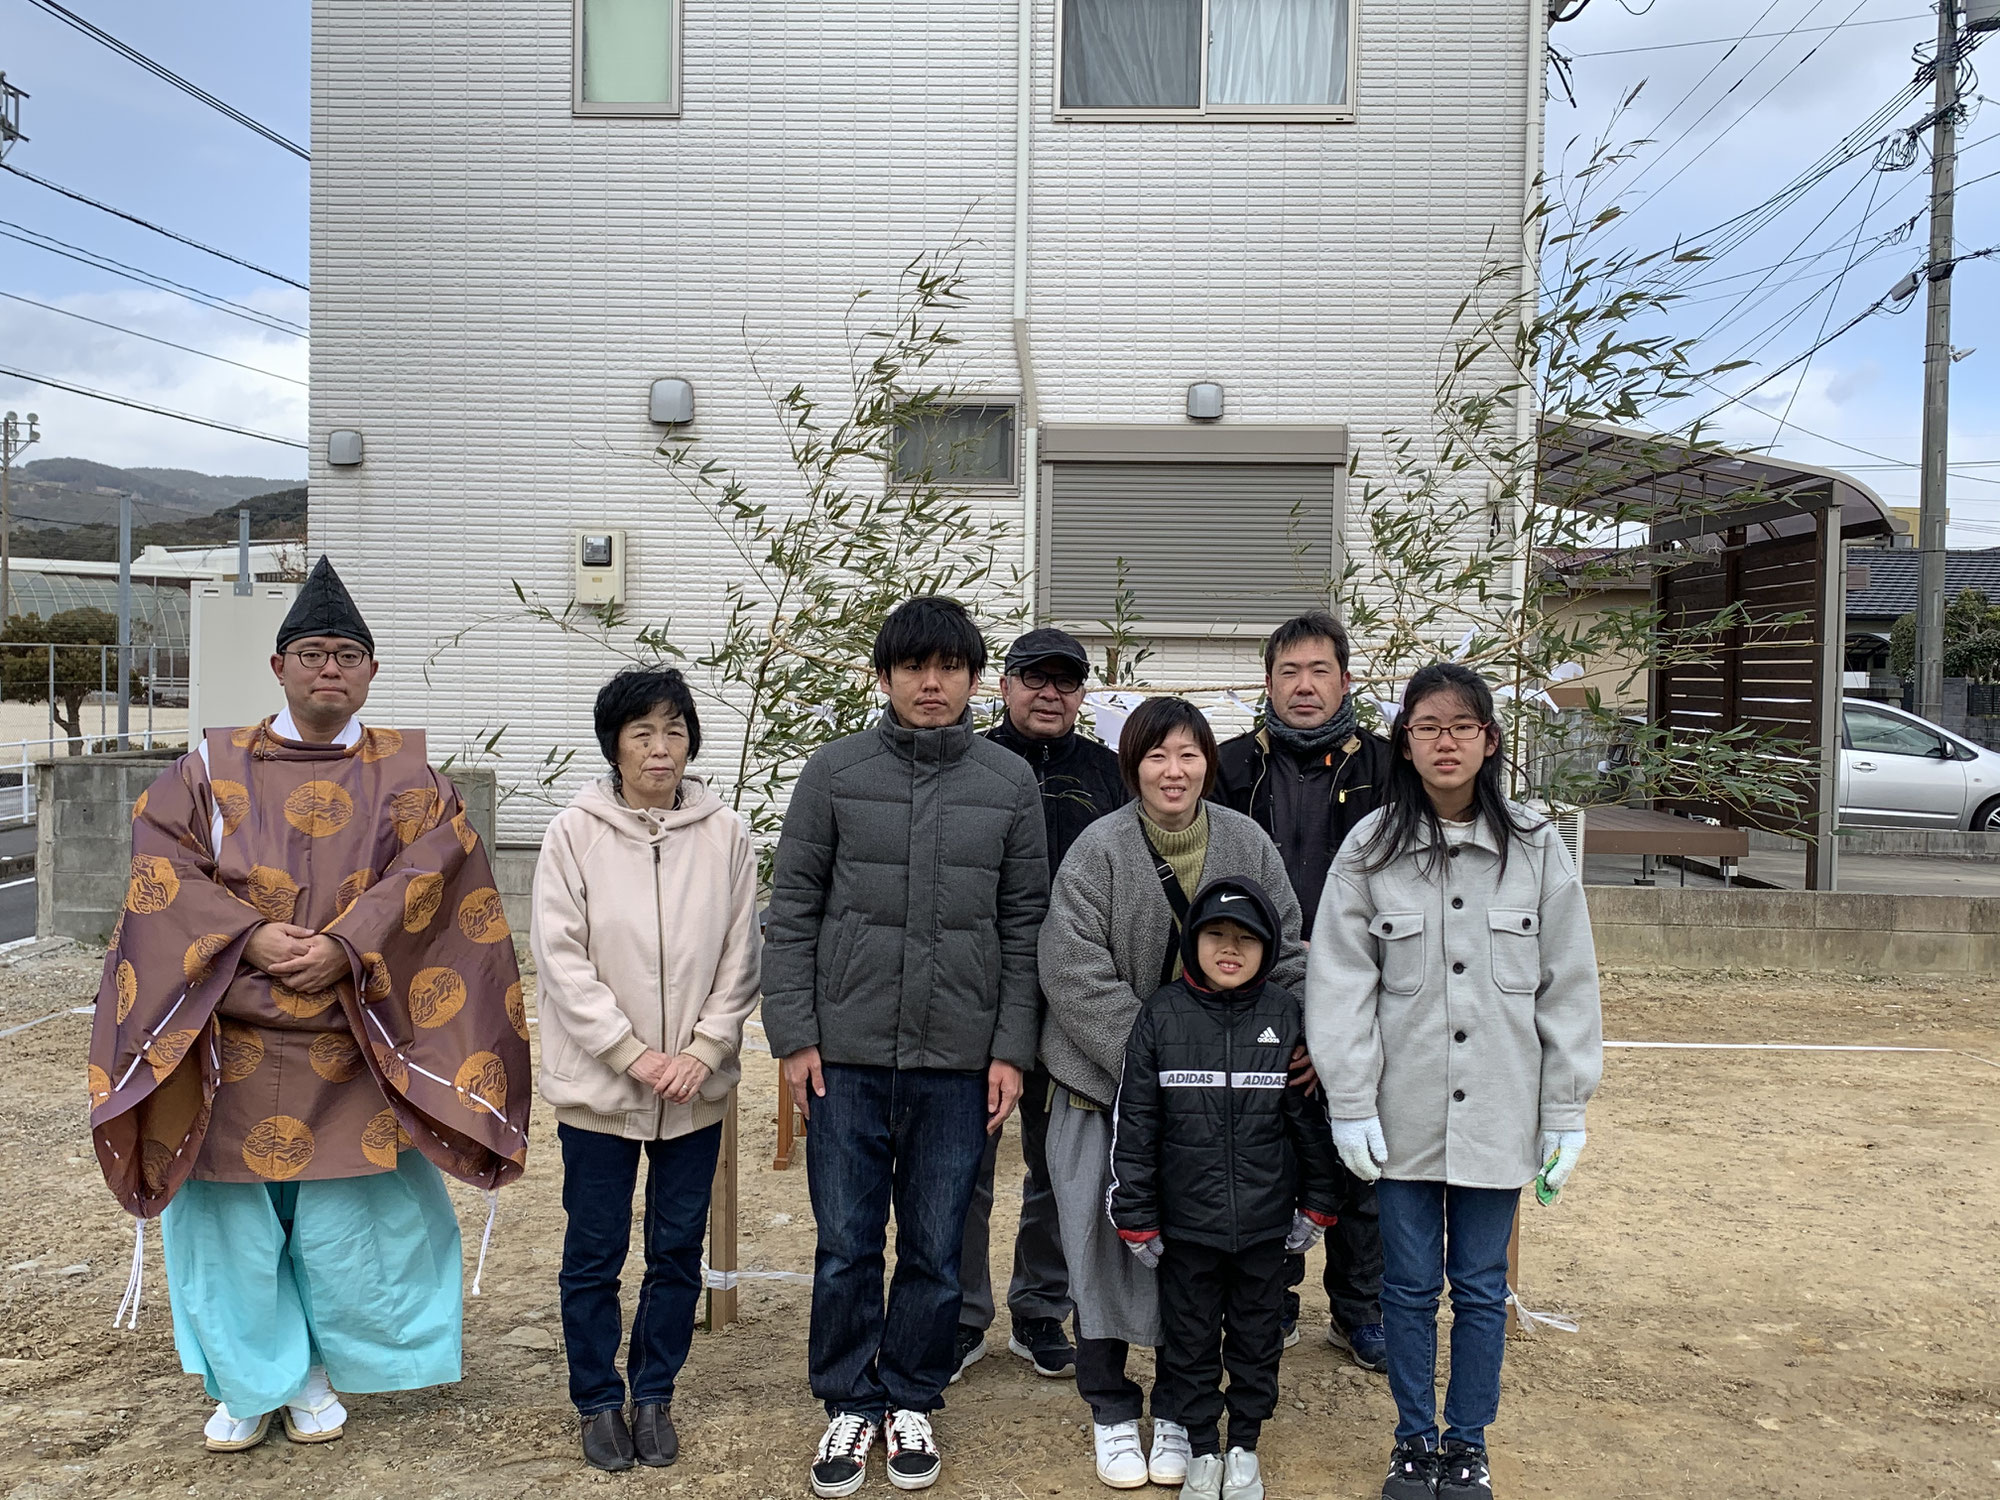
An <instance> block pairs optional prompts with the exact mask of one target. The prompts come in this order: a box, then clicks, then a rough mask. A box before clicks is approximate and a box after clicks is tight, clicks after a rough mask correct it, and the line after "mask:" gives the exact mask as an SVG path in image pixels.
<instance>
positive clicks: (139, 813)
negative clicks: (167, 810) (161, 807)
mask: <svg viewBox="0 0 2000 1500" xmlns="http://www.w3.org/2000/svg"><path fill="white" fill-rule="evenodd" d="M152 795H153V789H152V788H151V787H147V788H146V789H145V790H144V791H142V792H140V793H139V796H138V798H137V800H135V801H134V802H133V803H132V821H133V822H134V823H136V822H138V821H139V820H140V819H141V818H143V817H145V816H146V802H147V799H149V798H150V797H151V796H152Z"/></svg>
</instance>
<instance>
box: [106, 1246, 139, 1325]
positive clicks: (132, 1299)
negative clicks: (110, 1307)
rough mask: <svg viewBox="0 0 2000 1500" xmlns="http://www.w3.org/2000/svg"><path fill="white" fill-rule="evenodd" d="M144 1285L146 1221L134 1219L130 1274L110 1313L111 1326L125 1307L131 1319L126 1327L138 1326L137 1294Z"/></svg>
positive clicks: (115, 1322)
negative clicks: (114, 1308) (120, 1295)
mask: <svg viewBox="0 0 2000 1500" xmlns="http://www.w3.org/2000/svg"><path fill="white" fill-rule="evenodd" d="M145 1286H146V1221H145V1220H144V1219H140V1220H138V1221H136V1223H135V1224H134V1226H133V1229H132V1274H131V1275H130V1276H128V1277H126V1278H125V1295H124V1296H123V1297H121V1298H119V1299H118V1311H117V1312H115V1313H113V1314H112V1315H111V1326H112V1327H113V1328H116V1327H117V1326H118V1324H119V1321H120V1320H121V1319H122V1318H124V1317H125V1313H126V1309H127V1308H130V1309H131V1313H132V1316H131V1321H129V1322H127V1323H126V1324H125V1326H126V1327H127V1328H137V1327H138V1326H139V1295H140V1293H141V1292H143V1291H144V1290H145Z"/></svg>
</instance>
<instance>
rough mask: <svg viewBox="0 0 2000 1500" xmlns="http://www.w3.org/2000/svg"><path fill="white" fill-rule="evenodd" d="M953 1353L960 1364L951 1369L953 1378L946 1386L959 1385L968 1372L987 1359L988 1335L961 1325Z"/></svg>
mask: <svg viewBox="0 0 2000 1500" xmlns="http://www.w3.org/2000/svg"><path fill="white" fill-rule="evenodd" d="M952 1353H953V1355H954V1357H955V1358H956V1359H957V1360H958V1363H957V1364H955V1365H953V1366H952V1367H951V1378H950V1379H949V1380H947V1381H946V1382H945V1384H946V1385H957V1384H958V1382H959V1380H960V1378H961V1377H962V1376H964V1374H965V1372H966V1371H967V1370H969V1369H971V1368H972V1367H973V1366H974V1365H976V1364H978V1363H979V1362H980V1361H981V1360H982V1359H984V1358H986V1334H985V1333H984V1331H983V1330H981V1329H977V1328H968V1327H966V1326H965V1324H963V1323H961V1324H959V1325H958V1342H957V1344H956V1345H955V1346H954V1347H953V1350H952Z"/></svg>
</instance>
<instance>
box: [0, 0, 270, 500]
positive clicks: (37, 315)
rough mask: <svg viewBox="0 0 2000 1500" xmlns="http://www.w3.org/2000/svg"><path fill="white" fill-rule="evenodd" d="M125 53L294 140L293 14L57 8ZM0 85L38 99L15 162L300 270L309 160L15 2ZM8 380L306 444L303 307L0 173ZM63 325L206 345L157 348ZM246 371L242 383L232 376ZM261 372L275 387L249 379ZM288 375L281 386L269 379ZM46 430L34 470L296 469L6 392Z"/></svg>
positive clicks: (250, 275) (252, 8)
mask: <svg viewBox="0 0 2000 1500" xmlns="http://www.w3.org/2000/svg"><path fill="white" fill-rule="evenodd" d="M65 3H66V7H67V8H68V9H69V10H71V11H74V12H76V13H78V14H80V15H82V16H85V17H86V18H88V19H89V20H90V21H91V22H93V23H94V24H96V25H97V26H100V27H102V28H103V29H104V30H105V31H107V32H109V33H111V34H112V35H113V36H115V37H117V38H118V39H119V40H120V41H123V42H125V43H127V44H128V45H130V46H132V47H135V48H137V49H138V50H139V51H141V52H143V53H145V54H146V55H147V56H149V57H151V58H153V59H154V60H156V61H158V62H160V63H162V64H164V65H165V66H166V67H168V68H170V69H172V70H173V71H174V72H176V73H178V74H180V75H181V76H182V77H184V78H186V79H188V80H190V81H191V82H193V83H196V84H199V85H200V86H201V87H203V88H205V89H207V90H208V91H209V92H210V93H212V94H215V95H217V96H219V97H220V98H221V99H223V100H224V101H226V102H227V103H229V104H231V105H234V106H235V107H236V108H237V109H239V110H241V111H242V112H244V113H245V114H247V115H249V116H251V117H252V118H254V119H256V120H259V121H261V122H262V123H264V124H265V125H268V126H269V127H270V128H271V129H273V130H274V131H276V132H277V133H279V134H280V135H283V136H286V137H287V138H289V139H291V140H294V141H297V142H298V143H299V144H301V145H306V144H308V142H307V105H308V89H309V81H308V75H307V60H308V56H309V47H310V40H309V35H308V26H307V20H308V14H309V12H308V7H307V5H306V3H305V0H174V3H173V4H160V3H158V0H65ZM0 68H4V69H5V70H6V74H7V81H8V82H9V83H11V84H13V85H14V86H15V87H17V88H22V89H26V90H27V91H28V93H29V94H30V95H31V96H32V97H31V98H29V99H28V100H27V101H26V103H25V104H23V106H22V112H21V129H22V131H23V133H25V134H26V135H27V136H28V139H27V140H26V141H25V142H21V143H18V144H17V145H16V146H15V147H14V148H13V149H12V150H11V151H10V152H9V153H8V156H7V164H8V165H9V166H13V167H19V168H22V169H24V170H26V171H30V172H33V173H34V174H35V175H36V176H38V177H44V178H47V179H48V180H50V181H52V182H56V183H60V184H61V185H62V186H64V187H66V188H70V189H73V190H74V191H76V192H80V193H84V194H87V195H88V196H90V197H92V198H96V199H98V200H99V201H100V202H104V203H108V204H111V205H113V206H115V207H117V208H120V209H123V210H125V211H126V212H128V213H132V214H136V215H138V216H140V217H142V218H146V219H150V220H152V221H153V222H154V223H156V224H159V225H162V226H164V227H165V228H168V229H172V230H174V231H176V232H178V233H180V234H184V235H187V236H188V237H190V238H192V239H196V240H200V241H202V242H203V243H205V244H208V245H212V246H214V247H216V248H217V249H221V250H226V251H228V252H229V253H230V254H232V255H236V256H239V257H241V258H242V259H244V260H247V261H251V262H254V263H255V264H257V265H259V266H263V267H266V268H267V269H269V270H272V271H277V272H280V273H281V274H283V275H285V276H289V277H291V278H292V279H293V280H295V281H300V282H303V281H305V280H307V274H306V186H307V181H306V179H307V171H308V168H307V165H306V163H305V162H303V161H301V160H300V159H299V158H298V157H296V156H293V155H292V154H291V153H289V152H287V151H284V150H281V149H280V148H279V147H277V146H274V145H272V144H271V143H270V142H268V141H266V140H264V139H262V138H261V137H259V136H257V135H255V134H253V133H252V132H251V131H249V130H247V129H245V128H244V127H243V126H241V125H238V124H236V123H234V122H232V121H231V120H229V119H228V118H226V117H225V116H223V115H221V114H218V113H217V112H216V111H215V110H213V109H211V108H209V107H208V106H206V105H204V104H201V103H198V102H196V101H195V100H194V99H191V98H189V97H188V96H187V95H186V94H184V93H182V92H180V91H179V90H178V89H175V88H173V87H171V86H169V85H168V84H166V83H163V82H161V81H160V80H159V79H157V78H154V77H152V76H151V75H149V74H147V73H145V72H144V71H142V70H141V69H140V68H139V67H137V66H136V65H134V64H133V63H130V62H128V61H126V60H124V59H123V58H120V57H119V56H117V55H116V54H114V53H112V52H110V51H108V50H107V49H106V48H105V47H104V46H102V45H101V44H100V43H98V42H95V41H92V40H90V39H89V38H87V37H85V36H83V35H82V34H80V33H79V32H77V31H75V30H72V29H71V28H70V27H69V26H67V25H65V24H64V23H63V22H61V21H59V20H57V19H56V18H54V17H52V16H50V15H48V14H46V13H45V12H43V11H42V10H40V9H38V8H36V7H35V6H33V5H30V4H29V3H28V0H0ZM23 228H25V229H28V230H32V231H35V232H37V233H38V234H40V235H44V236H53V237H54V238H56V239H58V240H61V241H63V242H65V243H66V244H67V245H69V246H74V247H81V248H82V249H85V250H89V251H91V252H94V253H95V254H96V255H98V256H100V257H109V258H111V259H113V260H116V261H120V262H123V263H124V264H125V265H127V266H130V267H135V268H137V269H140V270H142V271H145V272H149V273H152V275H153V276H155V277H157V278H165V279H167V280H171V281H174V282H178V283H180V284H182V285H183V286H186V287H190V288H194V289H197V290H199V291H201V292H204V293H208V294H212V296H214V297H216V298H220V299H224V300H227V301H229V302H232V303H236V304H239V305H240V306H241V307H243V308H246V309H249V310H250V311H251V312H252V313H253V314H256V315H259V316H261V317H262V318H263V319H264V320H265V322H264V323H259V322H251V321H248V320H247V319H246V318H244V317H240V316H236V315H233V314H232V313H229V312H225V311H220V310H217V309H215V308H213V307H205V306H200V305H198V304H196V303H194V302H190V301H188V300H185V299H184V298H182V297H180V296H176V295H174V294H173V293H171V292H167V291H160V290H155V289H152V288H149V287H146V286H140V285H136V284H134V283H133V282H131V281H129V280H125V279H123V278H121V277H119V276H117V275H114V274H112V273H111V272H109V271H106V270H102V269H97V268H94V267H91V266H86V265H82V264H79V263H78V262H76V261H74V260H69V259H65V258H64V257H62V256H61V255H58V254H54V253H51V251H49V250H46V249H39V248H34V247H31V246H30V245H27V244H24V243H22V242H21V241H20V240H19V239H11V238H6V237H5V235H7V234H16V233H19V232H20V230H21V229H23ZM0 292H7V293H11V294H12V297H11V298H10V297H0V367H5V368H7V369H12V370H22V371H26V372H28V373H30V374H35V375H44V376H48V377H50V378H52V379H55V380H60V381H64V382H66V383H68V384H71V385H80V386H86V387H88V388H90V389H92V390H97V391H105V392H109V393H112V394H115V395H119V396H125V397H129V398H131V399H133V400H136V401H142V402H146V403H148V404H150V405H154V406H163V407H168V408H170V409H172V410H174V411H179V412H187V413H191V414H193V415H197V416H204V417H211V418H215V419H218V420H221V421H224V422H228V423H230V424H231V425H233V426H237V427H246V428H250V429H252V430H254V431H257V432H264V433H270V434H273V435H275V436H278V437H286V438H291V439H293V440H295V441H302V440H303V439H304V436H305V425H306V388H305V384H304V381H305V378H306V341H305V339H304V338H302V337H299V336H296V335H293V334H291V333H288V332H283V331H280V329H279V328H277V327H272V326H266V324H267V323H274V324H282V323H287V322H289V323H294V324H296V325H298V326H299V327H301V328H303V327H304V325H305V322H306V315H307V314H306V294H305V293H304V292H302V291H298V290H296V289H294V288H292V287H289V286H286V285H284V284H282V283H281V282H277V281H273V280H271V279H269V278H267V277H264V276H260V275H258V274H257V273H256V272H254V271H249V270H245V269H243V268H242V267H240V266H236V265H232V264H230V263H229V262H228V261H224V260H218V259H216V258H214V257H213V256H209V255H204V254H202V253H201V252H199V251H196V250H191V249H187V248H185V247H183V246H181V245H178V244H176V243H174V242H173V241H171V240H167V239H163V238H161V237H160V236H158V235H156V234H152V233H149V232H148V231H146V230H144V229H141V228H139V227H137V226H136V225H132V224H127V223H124V222H122V221H120V220H118V219H115V218H111V217H109V216H108V215H105V214H103V213H100V212H98V211H97V210H95V209H92V208H87V207H85V206H83V205H82V204H79V203H72V202H70V201H69V200H67V199H64V198H61V197H58V196H57V195H56V194H54V193H51V192H49V191H47V190H46V189H44V188H41V187H38V186H36V185H35V184H33V183H30V182H26V181H23V180H22V179H21V178H19V177H15V176H12V175H9V174H0ZM17 298H31V299H33V301H34V302H37V303H43V304H48V305H51V306H54V307H57V308H62V309H65V310H67V311H68V312H72V313H80V314H83V315H84V316H86V317H89V318H93V319H96V320H97V321H98V322H99V323H110V324H116V325H118V326H120V327H122V328H127V329H134V330H137V331H139V332H141V333H145V334H150V335H152V336H153V337H154V338H156V339H166V340H170V341H172V342H173V343H175V344H181V345H185V346H187V348H190V349H199V350H203V351H205V352H207V353H209V354H214V355H219V356H221V357H222V358H223V359H228V360H233V361H235V363H234V364H224V363H221V362H220V361H218V360H216V359H207V358H202V357H199V356H197V355H194V354H188V353H183V352H181V351H180V350H177V349H172V348H168V347H165V346H164V345H162V344H158V343H149V342H147V341H145V340H143V339H139V338H134V337H131V336H129V335H127V334H123V333H117V332H113V331H111V330H109V329H106V328H102V327H98V326H94V325H93V324H91V323H85V322H81V321H79V320H78V319H77V318H73V317H65V316H63V315H62V314H60V313H56V312H50V311H47V310H46V309H45V308H44V307H36V306H32V305H30V304H29V303H27V302H23V301H19V300H13V299H17ZM240 366H250V367H252V368H251V369H244V368H240ZM258 372H268V373H258ZM277 377H287V378H277ZM0 403H4V404H5V405H6V406H7V407H9V408H13V409H15V410H18V411H21V412H27V411H29V410H33V411H35V412H36V413H38V414H39V415H40V417H41V419H42V441H41V444H40V445H39V446H38V447H36V448H34V449H32V450H30V452H29V454H28V457H29V458H47V457H53V456H68V457H78V458H91V459H97V460H99V461H101V462H104V463H112V464H138V465H153V466H163V467H179V468H190V469H200V470H204V471H206V472H208V473H229V474H254V475H260V476H264V477H268V478H272V479H292V478H296V477H299V476H303V475H304V473H305V453H304V450H303V449H300V448H288V447H283V446H281V445H279V444H276V443H268V442H261V441H258V440H256V439H254V438H244V437H237V436H233V435H231V434H228V433H223V432H217V431H213V430H210V429H208V428H204V427H197V426H192V425H190V424H187V423H184V422H176V421H172V420H170V419H168V418H166V417H158V416H151V415H148V414H146V413H143V412H138V411H132V410H129V409H127V408H125V407H120V406H114V405H111V404H108V403H106V402H102V401H93V400H90V399H88V398H85V397H82V396H73V395H65V394H63V393H61V392H58V391H53V390H50V389H48V388H47V387H34V386H29V385H26V384H24V383H22V382H20V381H18V380H10V379H7V378H5V377H0Z"/></svg>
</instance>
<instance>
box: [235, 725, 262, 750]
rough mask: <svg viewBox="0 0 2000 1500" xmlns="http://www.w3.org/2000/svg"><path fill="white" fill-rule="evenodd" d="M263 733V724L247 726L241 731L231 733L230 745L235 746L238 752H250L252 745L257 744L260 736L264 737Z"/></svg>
mask: <svg viewBox="0 0 2000 1500" xmlns="http://www.w3.org/2000/svg"><path fill="white" fill-rule="evenodd" d="M263 732H264V726H263V725H262V724H245V725H244V726H243V727H242V728H241V729H236V730H232V731H231V732H230V735H229V743H230V744H232V745H234V746H235V747H236V748H237V749H238V750H248V749H249V748H250V747H251V746H252V745H254V744H256V743H257V739H258V736H260V735H262V734H263Z"/></svg>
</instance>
